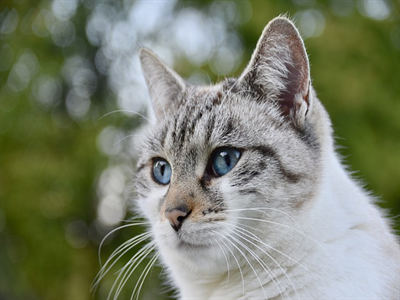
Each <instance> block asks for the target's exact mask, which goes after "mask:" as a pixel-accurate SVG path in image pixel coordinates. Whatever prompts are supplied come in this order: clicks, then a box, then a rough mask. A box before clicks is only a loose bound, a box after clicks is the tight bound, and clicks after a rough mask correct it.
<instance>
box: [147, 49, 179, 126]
mask: <svg viewBox="0 0 400 300" xmlns="http://www.w3.org/2000/svg"><path fill="white" fill-rule="evenodd" d="M139 58H140V63H141V65H142V69H143V73H144V78H145V80H146V84H147V88H148V89H149V94H150V98H151V100H152V106H153V110H154V113H155V115H156V118H157V119H160V118H163V117H164V115H165V111H166V110H167V109H168V108H170V107H173V106H174V105H175V104H176V103H177V102H178V101H179V100H180V98H181V96H182V94H183V91H184V90H185V83H184V81H183V79H182V78H181V77H180V76H179V75H178V74H177V73H175V71H173V70H172V69H171V68H169V67H168V66H167V65H165V64H164V63H163V62H162V61H161V60H160V59H159V58H158V57H157V56H156V55H155V54H154V53H153V52H151V51H150V50H148V49H145V48H143V49H141V50H140V54H139Z"/></svg>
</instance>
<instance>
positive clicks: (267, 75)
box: [239, 17, 312, 127]
mask: <svg viewBox="0 0 400 300" xmlns="http://www.w3.org/2000/svg"><path fill="white" fill-rule="evenodd" d="M239 82H240V83H241V84H242V85H243V86H244V88H243V89H244V90H245V91H250V92H251V93H252V94H253V96H254V97H257V98H259V99H264V100H266V101H268V100H273V101H276V103H278V105H279V107H280V110H281V113H282V114H283V115H284V116H286V117H288V119H290V120H292V122H293V123H294V125H295V126H297V127H302V126H303V124H304V121H305V118H306V116H307V114H308V113H309V111H310V110H311V106H312V102H311V100H312V97H311V96H310V92H311V90H310V84H311V79H310V66H309V62H308V57H307V53H306V49H305V47H304V43H303V40H302V39H301V37H300V34H299V32H298V30H297V29H296V27H295V25H294V24H293V23H292V21H290V20H289V19H288V18H286V17H277V18H275V19H273V20H272V21H271V22H269V24H268V25H267V26H266V27H265V29H264V31H263V33H262V35H261V37H260V39H259V40H258V43H257V47H256V49H255V51H254V53H253V56H252V58H251V61H250V63H249V65H248V66H247V68H246V69H245V71H244V72H243V74H242V75H241V77H240V78H239Z"/></svg>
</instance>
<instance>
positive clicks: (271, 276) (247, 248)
mask: <svg viewBox="0 0 400 300" xmlns="http://www.w3.org/2000/svg"><path fill="white" fill-rule="evenodd" d="M232 233H233V234H235V235H236V236H238V237H240V235H238V234H237V233H235V232H232ZM231 238H232V239H234V240H235V241H236V242H237V243H238V244H240V245H241V246H242V247H243V248H244V249H245V250H246V251H247V252H248V253H249V254H250V255H251V256H252V257H253V258H254V259H255V260H256V262H257V263H258V264H259V265H260V266H261V268H262V269H263V270H264V271H265V272H266V273H267V274H268V275H269V277H270V278H271V280H272V282H273V283H274V284H275V286H276V287H277V289H278V291H279V294H280V295H281V296H282V290H281V288H280V283H278V282H277V281H276V278H275V277H274V276H273V274H272V270H271V269H270V268H269V266H268V265H267V264H265V263H264V262H263V261H262V260H261V258H260V257H259V256H258V255H257V254H256V253H255V252H254V251H253V250H251V249H250V248H249V247H247V246H246V245H245V244H244V243H242V242H241V241H240V240H238V239H237V238H235V237H233V236H232V235H231ZM261 288H262V290H263V293H264V296H265V291H264V286H263V285H261Z"/></svg>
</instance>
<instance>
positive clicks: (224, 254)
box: [214, 239, 230, 283]
mask: <svg viewBox="0 0 400 300" xmlns="http://www.w3.org/2000/svg"><path fill="white" fill-rule="evenodd" d="M214 242H215V243H216V244H217V245H218V247H219V249H220V250H221V253H222V255H223V256H224V258H225V262H226V268H227V271H228V275H227V280H226V281H227V283H228V282H229V278H230V265H229V261H228V257H227V256H226V253H225V250H224V249H223V247H222V246H221V244H220V243H219V242H218V240H217V239H214Z"/></svg>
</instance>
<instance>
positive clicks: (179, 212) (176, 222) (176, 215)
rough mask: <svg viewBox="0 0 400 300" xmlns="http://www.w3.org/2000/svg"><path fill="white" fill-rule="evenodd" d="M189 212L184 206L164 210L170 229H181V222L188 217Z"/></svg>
mask: <svg viewBox="0 0 400 300" xmlns="http://www.w3.org/2000/svg"><path fill="white" fill-rule="evenodd" d="M190 213H191V211H190V210H189V209H188V208H187V207H186V206H183V205H182V206H178V207H175V208H169V209H166V210H165V217H166V218H167V219H168V221H169V223H170V224H171V226H172V228H173V229H174V230H175V231H178V230H179V229H180V228H181V227H182V223H183V221H184V220H185V219H186V218H187V217H188V216H189V215H190Z"/></svg>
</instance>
